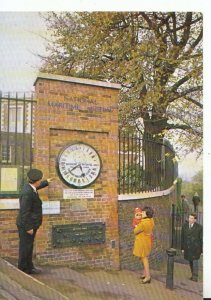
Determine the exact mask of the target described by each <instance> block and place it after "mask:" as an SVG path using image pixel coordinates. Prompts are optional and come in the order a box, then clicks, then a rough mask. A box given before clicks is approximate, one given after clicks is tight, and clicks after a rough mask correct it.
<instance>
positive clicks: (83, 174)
mask: <svg viewBox="0 0 211 300" xmlns="http://www.w3.org/2000/svg"><path fill="white" fill-rule="evenodd" d="M79 168H80V169H81V176H82V177H84V176H85V173H84V172H83V169H82V166H81V165H79Z"/></svg>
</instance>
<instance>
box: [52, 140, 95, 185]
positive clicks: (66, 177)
mask: <svg viewBox="0 0 211 300" xmlns="http://www.w3.org/2000/svg"><path fill="white" fill-rule="evenodd" d="M100 169H101V160H100V157H99V155H98V153H97V151H96V150H95V149H94V148H93V147H91V146H89V145H87V144H84V143H75V144H71V145H69V146H67V147H65V148H64V149H62V151H61V152H60V154H59V156H58V159H57V170H58V173H59V176H60V177H61V179H62V180H63V181H64V183H65V184H67V185H69V186H73V187H77V188H83V187H85V186H88V185H90V184H92V183H93V182H94V181H95V180H96V179H97V177H98V176H99V174H100Z"/></svg>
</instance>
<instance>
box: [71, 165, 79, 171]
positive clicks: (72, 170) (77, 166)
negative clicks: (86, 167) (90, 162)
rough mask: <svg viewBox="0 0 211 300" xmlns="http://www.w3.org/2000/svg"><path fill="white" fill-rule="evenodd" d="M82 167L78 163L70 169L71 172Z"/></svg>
mask: <svg viewBox="0 0 211 300" xmlns="http://www.w3.org/2000/svg"><path fill="white" fill-rule="evenodd" d="M78 167H80V165H76V166H75V167H73V168H72V169H71V170H70V169H69V172H72V171H73V170H75V169H76V168H78Z"/></svg>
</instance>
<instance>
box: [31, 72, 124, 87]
mask: <svg viewBox="0 0 211 300" xmlns="http://www.w3.org/2000/svg"><path fill="white" fill-rule="evenodd" d="M38 79H49V80H55V81H63V82H70V83H79V84H84V85H93V86H100V87H104V88H112V89H118V90H119V89H121V84H118V83H111V82H106V81H99V80H92V79H85V78H78V77H70V76H63V75H55V74H47V73H38V75H37V78H36V80H35V82H34V85H36V83H37V81H38Z"/></svg>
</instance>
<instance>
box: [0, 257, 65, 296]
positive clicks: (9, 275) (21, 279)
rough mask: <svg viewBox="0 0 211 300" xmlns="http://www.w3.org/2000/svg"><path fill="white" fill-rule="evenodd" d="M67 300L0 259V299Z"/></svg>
mask: <svg viewBox="0 0 211 300" xmlns="http://www.w3.org/2000/svg"><path fill="white" fill-rule="evenodd" d="M1 297H2V299H8V300H29V299H32V300H68V298H67V297H65V296H64V295H62V294H61V293H60V292H58V291H56V290H55V289H53V288H52V287H49V286H47V285H46V284H44V283H42V282H40V281H39V280H37V279H36V278H34V277H32V276H29V275H27V274H25V273H23V272H21V271H20V270H18V269H17V268H16V267H15V266H13V265H12V264H10V263H9V262H7V261H5V260H3V259H1V258H0V299H1Z"/></svg>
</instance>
